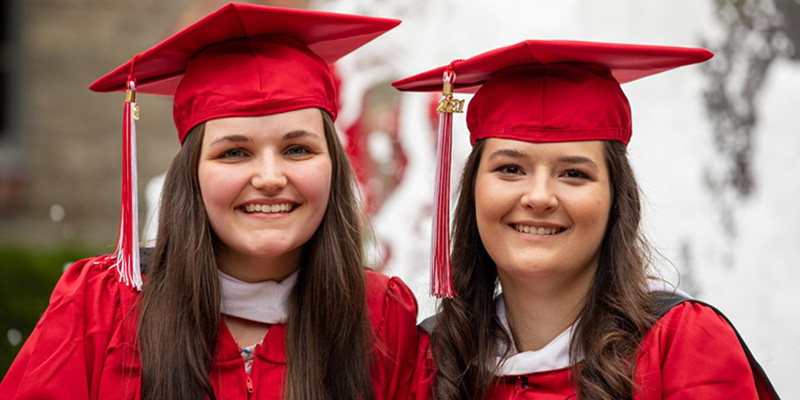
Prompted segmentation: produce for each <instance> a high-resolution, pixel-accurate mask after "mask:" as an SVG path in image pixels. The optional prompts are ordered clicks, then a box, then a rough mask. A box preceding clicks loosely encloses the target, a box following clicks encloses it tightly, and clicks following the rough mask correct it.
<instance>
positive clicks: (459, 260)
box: [431, 141, 654, 400]
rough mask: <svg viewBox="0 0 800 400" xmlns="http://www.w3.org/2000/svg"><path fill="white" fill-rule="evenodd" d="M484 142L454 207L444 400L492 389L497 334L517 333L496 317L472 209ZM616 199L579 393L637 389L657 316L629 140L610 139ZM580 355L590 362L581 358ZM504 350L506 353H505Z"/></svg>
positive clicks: (577, 370)
mask: <svg viewBox="0 0 800 400" xmlns="http://www.w3.org/2000/svg"><path fill="white" fill-rule="evenodd" d="M484 143H485V142H484V141H480V142H478V143H477V144H476V145H475V147H474V148H473V149H472V153H470V156H469V158H468V160H467V163H466V164H465V167H464V172H463V175H462V177H461V184H460V194H459V198H458V203H457V206H456V210H455V215H454V217H453V240H452V243H453V253H452V257H451V264H452V269H453V284H454V286H455V290H456V292H457V293H459V296H458V297H456V298H452V299H444V300H443V301H442V303H441V305H440V309H439V313H438V314H437V318H436V322H435V325H434V328H433V332H432V335H431V347H432V349H431V351H432V354H433V357H434V361H435V362H436V366H437V375H436V378H435V385H434V397H435V398H436V399H437V400H457V399H458V400H463V399H470V400H481V399H485V398H486V395H487V393H488V392H489V390H490V389H491V385H492V384H493V383H494V381H495V378H496V371H495V370H494V369H493V368H491V366H492V365H493V364H494V363H495V357H496V356H497V355H498V354H497V353H496V352H497V348H498V344H504V345H505V348H506V349H508V348H510V346H511V339H510V338H509V337H508V334H507V333H506V332H505V330H504V329H503V327H502V326H501V324H500V321H499V319H498V318H497V314H496V310H495V303H494V296H495V293H496V289H497V285H498V276H497V267H496V265H495V263H494V262H493V261H492V259H491V257H490V256H489V254H488V253H487V251H486V248H485V247H484V246H483V242H482V241H481V239H480V236H479V233H478V225H477V220H476V215H475V178H476V176H477V171H478V167H479V164H480V161H481V156H482V153H483V148H484ZM604 153H605V161H606V163H607V165H608V170H609V173H610V175H611V176H610V182H611V185H612V187H611V189H612V196H613V198H612V202H611V210H610V214H609V220H608V226H607V227H606V232H605V236H604V238H603V242H602V244H601V247H600V262H599V265H598V269H597V273H596V274H595V277H594V281H593V283H592V286H591V288H590V292H589V294H588V301H587V303H586V305H585V306H584V308H583V310H582V312H581V313H580V317H579V318H580V319H579V322H578V323H577V324H576V328H575V331H574V334H573V337H572V342H571V343H570V359H571V360H573V362H572V364H573V379H574V383H575V388H576V392H577V393H578V397H579V398H580V399H581V400H601V399H602V400H618V399H630V398H632V397H633V393H634V390H635V387H634V381H633V371H634V368H635V363H634V360H635V352H636V349H637V347H638V345H639V343H640V342H641V341H642V338H643V337H644V335H645V334H646V332H647V330H648V329H649V328H650V327H651V326H652V324H653V321H654V318H653V317H652V315H651V307H652V306H651V301H650V295H649V292H648V290H647V266H648V263H649V259H650V252H649V246H648V244H647V242H646V241H645V239H644V238H643V236H642V234H641V232H640V230H639V225H640V221H641V201H640V198H639V188H638V186H637V184H636V179H635V176H634V174H633V170H632V169H631V167H630V163H629V162H628V157H627V151H626V148H625V145H623V144H622V143H619V142H615V141H607V142H604ZM581 355H582V356H583V357H584V359H583V362H582V363H580V364H576V363H575V361H577V360H578V359H579V357H580V356H581ZM502 356H503V357H505V356H507V354H504V355H502Z"/></svg>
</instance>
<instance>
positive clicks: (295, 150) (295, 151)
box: [285, 146, 311, 156]
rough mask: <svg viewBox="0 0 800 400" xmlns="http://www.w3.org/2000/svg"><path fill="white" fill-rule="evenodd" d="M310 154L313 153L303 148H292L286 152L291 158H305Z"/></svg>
mask: <svg viewBox="0 0 800 400" xmlns="http://www.w3.org/2000/svg"><path fill="white" fill-rule="evenodd" d="M310 153H311V151H310V150H308V149H307V148H305V147H303V146H292V147H289V148H288V149H286V151H285V154H286V155H290V156H304V155H307V154H310Z"/></svg>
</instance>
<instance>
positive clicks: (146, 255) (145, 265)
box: [139, 247, 153, 276]
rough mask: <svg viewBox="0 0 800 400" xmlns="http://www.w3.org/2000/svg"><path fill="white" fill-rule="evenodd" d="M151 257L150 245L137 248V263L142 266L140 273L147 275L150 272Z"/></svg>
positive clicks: (151, 249)
mask: <svg viewBox="0 0 800 400" xmlns="http://www.w3.org/2000/svg"><path fill="white" fill-rule="evenodd" d="M152 259H153V248H152V247H140V248H139V264H140V265H141V267H142V275H145V276H146V275H147V273H148V272H150V260H152Z"/></svg>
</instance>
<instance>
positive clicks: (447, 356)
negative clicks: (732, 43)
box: [394, 40, 777, 400]
mask: <svg viewBox="0 0 800 400" xmlns="http://www.w3.org/2000/svg"><path fill="white" fill-rule="evenodd" d="M711 56H712V54H711V53H710V52H708V51H706V50H704V49H696V48H676V47H661V46H639V45H623V44H608V43H589V42H572V41H533V40H531V41H525V42H522V43H518V44H515V45H512V46H508V47H503V48H499V49H495V50H492V51H489V52H486V53H483V54H479V55H477V56H474V57H472V58H469V59H466V60H458V61H454V62H452V63H451V64H449V65H446V66H443V67H439V68H436V69H433V70H431V71H427V72H423V73H421V74H418V75H416V76H413V77H410V78H406V79H404V80H401V81H398V82H395V83H394V85H395V86H396V87H397V88H398V89H400V90H410V91H434V90H442V88H444V91H443V93H444V97H443V98H442V101H441V102H440V103H439V111H440V112H442V113H443V114H442V115H443V116H442V118H441V120H440V121H441V122H440V125H441V126H444V128H441V127H440V134H441V135H442V139H440V142H439V143H440V152H439V162H440V165H439V166H438V168H439V173H440V176H439V178H437V179H439V181H438V186H437V196H438V197H437V202H436V204H437V205H438V206H439V207H440V209H439V210H437V212H436V215H435V219H436V226H435V228H436V231H435V232H434V237H435V239H436V240H437V242H436V243H435V246H434V252H433V259H434V260H433V261H434V266H433V268H434V270H433V278H434V286H433V292H434V294H436V295H438V296H440V297H444V299H443V300H442V302H441V304H440V307H439V310H438V313H437V315H436V316H435V317H433V318H431V319H429V320H426V321H424V322H423V323H422V324H421V330H420V350H419V360H418V367H417V371H416V373H415V374H416V377H415V388H414V389H413V392H414V393H413V396H412V397H413V398H416V399H436V400H456V399H458V400H466V399H472V400H478V399H480V400H488V399H491V400H506V399H550V400H556V399H581V400H586V399H607V400H619V399H648V400H653V399H671V400H678V399H759V398H761V399H775V398H777V395H776V394H775V392H774V389H773V388H772V386H771V384H770V383H769V381H768V379H767V378H766V376H765V375H764V374H763V371H762V370H761V368H760V367H759V366H758V364H757V363H756V362H755V360H754V358H753V357H752V354H750V352H749V351H748V350H747V348H746V346H744V345H743V343H742V342H741V341H740V339H739V337H738V334H737V333H736V331H735V330H734V328H733V327H732V325H731V324H730V323H729V322H728V321H727V320H726V319H725V318H724V317H723V316H722V314H720V313H719V312H718V311H717V310H715V309H714V308H713V307H711V306H709V305H706V304H703V303H701V302H698V301H694V300H691V299H688V298H686V296H682V295H680V293H676V292H675V291H674V290H672V291H670V290H666V291H664V289H663V288H664V287H665V286H664V285H663V284H662V285H658V284H654V283H653V281H650V280H649V279H648V267H649V257H648V254H649V253H648V247H647V243H646V242H645V241H644V239H643V237H642V236H641V232H640V222H641V202H640V198H639V189H638V187H637V185H636V179H635V177H634V173H633V171H632V169H631V166H630V163H629V161H628V156H627V152H626V146H627V144H628V142H629V140H630V139H631V132H632V130H631V110H630V105H629V103H628V100H627V98H626V97H625V94H624V93H623V92H622V90H621V87H620V84H622V83H625V82H629V81H632V80H635V79H638V78H642V77H645V76H648V75H652V74H656V73H659V72H662V71H666V70H669V69H672V68H676V67H679V66H683V65H687V64H693V63H699V62H703V61H705V60H707V59H709V58H711ZM453 92H465V93H469V92H474V93H475V95H474V97H473V98H472V100H471V102H470V104H469V107H468V109H467V110H466V113H467V114H466V121H467V127H468V129H469V132H470V142H471V144H472V145H473V148H472V152H471V153H470V156H469V158H468V160H467V162H466V164H465V167H464V171H463V175H462V178H461V183H460V193H459V196H458V201H457V206H456V209H455V213H454V217H453V218H454V221H453V233H452V241H453V246H452V258H451V259H448V255H449V254H448V253H449V249H450V247H449V245H448V243H447V240H446V239H447V236H448V232H447V229H448V224H447V215H448V206H449V199H448V198H447V196H448V190H449V183H448V182H446V178H447V176H448V175H449V154H448V150H447V146H448V140H449V139H448V135H449V130H450V128H449V127H450V126H451V124H452V119H451V118H452V116H451V115H447V114H451V113H452V112H459V111H461V110H462V109H463V106H464V104H463V101H462V100H458V99H456V98H454V97H453ZM442 171H444V172H442ZM451 263H452V276H451V275H450V273H451V272H450V264H451ZM659 287H660V288H661V290H660V291H657V290H656V289H658V288H659Z"/></svg>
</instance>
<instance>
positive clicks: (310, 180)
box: [295, 160, 332, 213]
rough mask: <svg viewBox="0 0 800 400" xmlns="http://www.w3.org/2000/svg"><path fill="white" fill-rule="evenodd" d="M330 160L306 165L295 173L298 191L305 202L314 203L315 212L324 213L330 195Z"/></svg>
mask: <svg viewBox="0 0 800 400" xmlns="http://www.w3.org/2000/svg"><path fill="white" fill-rule="evenodd" d="M331 173H332V167H331V163H330V160H327V161H321V162H319V163H315V164H313V165H306V166H303V167H302V168H300V169H298V170H297V171H296V175H295V177H296V178H295V182H296V185H297V189H298V191H300V193H301V194H302V196H303V197H304V198H305V200H306V201H308V202H309V203H314V206H315V207H317V209H316V210H315V211H317V212H320V213H324V211H325V208H326V207H327V204H328V200H329V197H330V193H331Z"/></svg>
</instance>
